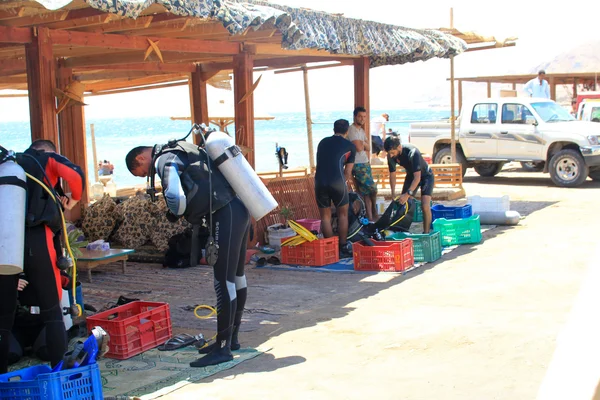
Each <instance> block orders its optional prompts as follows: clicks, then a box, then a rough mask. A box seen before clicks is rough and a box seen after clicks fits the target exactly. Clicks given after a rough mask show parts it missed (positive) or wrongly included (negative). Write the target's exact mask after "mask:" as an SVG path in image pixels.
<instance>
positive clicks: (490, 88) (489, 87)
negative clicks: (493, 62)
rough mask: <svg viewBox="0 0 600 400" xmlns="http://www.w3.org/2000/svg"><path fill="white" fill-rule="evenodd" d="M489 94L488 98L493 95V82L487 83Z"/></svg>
mask: <svg viewBox="0 0 600 400" xmlns="http://www.w3.org/2000/svg"><path fill="white" fill-rule="evenodd" d="M487 96H488V99H489V98H490V97H492V82H488V83H487Z"/></svg>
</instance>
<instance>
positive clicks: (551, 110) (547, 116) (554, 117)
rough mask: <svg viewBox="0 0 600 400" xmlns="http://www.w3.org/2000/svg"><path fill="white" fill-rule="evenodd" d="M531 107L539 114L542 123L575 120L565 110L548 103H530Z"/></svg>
mask: <svg viewBox="0 0 600 400" xmlns="http://www.w3.org/2000/svg"><path fill="white" fill-rule="evenodd" d="M531 107H533V109H534V110H535V111H536V112H537V113H538V114H539V116H540V117H541V118H542V119H543V120H544V122H556V121H574V120H575V118H573V116H572V115H571V114H569V112H568V111H567V110H565V109H564V108H562V107H561V106H559V105H558V104H556V103H554V102H550V101H544V102H541V103H531Z"/></svg>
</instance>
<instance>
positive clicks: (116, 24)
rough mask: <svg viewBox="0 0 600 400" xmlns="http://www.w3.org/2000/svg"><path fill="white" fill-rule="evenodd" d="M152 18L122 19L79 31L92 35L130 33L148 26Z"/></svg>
mask: <svg viewBox="0 0 600 400" xmlns="http://www.w3.org/2000/svg"><path fill="white" fill-rule="evenodd" d="M153 18H154V17H153V16H147V17H139V18H137V19H131V18H124V19H120V20H117V21H111V22H108V23H105V24H102V25H100V26H88V27H85V28H82V29H79V30H80V31H82V32H92V33H111V32H121V31H126V30H129V31H131V30H137V29H145V28H147V27H149V26H150V23H151V22H152V19H153Z"/></svg>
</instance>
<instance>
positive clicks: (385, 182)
mask: <svg viewBox="0 0 600 400" xmlns="http://www.w3.org/2000/svg"><path fill="white" fill-rule="evenodd" d="M430 167H431V172H433V176H434V178H435V183H434V185H433V187H435V188H439V187H452V188H461V187H462V166H461V165H460V164H432V165H430ZM371 170H372V171H373V180H375V183H377V188H379V189H387V188H389V187H390V173H389V171H388V166H387V165H372V166H371ZM405 178H406V171H404V169H403V168H396V185H402V184H403V183H404V179H405Z"/></svg>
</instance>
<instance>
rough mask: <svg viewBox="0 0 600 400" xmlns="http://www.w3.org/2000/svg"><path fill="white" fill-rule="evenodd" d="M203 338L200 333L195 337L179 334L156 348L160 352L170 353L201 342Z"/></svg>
mask: <svg viewBox="0 0 600 400" xmlns="http://www.w3.org/2000/svg"><path fill="white" fill-rule="evenodd" d="M203 341H204V336H203V335H202V334H201V333H200V334H198V335H196V336H192V335H189V334H187V333H181V334H179V335H176V336H173V337H172V338H171V339H169V340H167V341H166V342H165V343H164V344H161V345H160V346H158V347H157V349H158V350H160V351H171V350H177V349H180V348H182V347H186V346H191V345H193V344H195V343H196V342H203Z"/></svg>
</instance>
